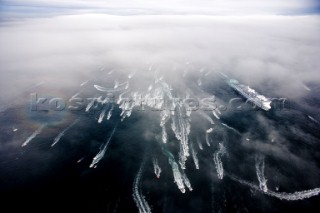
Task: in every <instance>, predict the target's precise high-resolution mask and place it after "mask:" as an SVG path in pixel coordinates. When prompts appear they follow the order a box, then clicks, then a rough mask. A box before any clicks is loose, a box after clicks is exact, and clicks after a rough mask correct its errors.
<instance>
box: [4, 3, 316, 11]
mask: <svg viewBox="0 0 320 213" xmlns="http://www.w3.org/2000/svg"><path fill="white" fill-rule="evenodd" d="M0 5H1V10H2V13H3V12H15V13H16V12H19V13H22V12H28V13H41V12H42V13H44V12H47V13H70V12H77V13H88V12H101V13H109V14H110V13H111V14H117V15H132V14H134V15H136V14H168V13H170V14H175V13H178V14H181V13H183V14H188V13H192V14H213V15H251V14H254V15H256V14H285V15H288V14H290V15H292V14H310V13H319V1H317V0H303V1H301V0H268V1H266V0H90V1H89V0H10V1H8V0H4V1H1V3H0ZM119 8H131V9H133V8H135V10H121V11H119V10H118V9H119Z"/></svg>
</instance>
